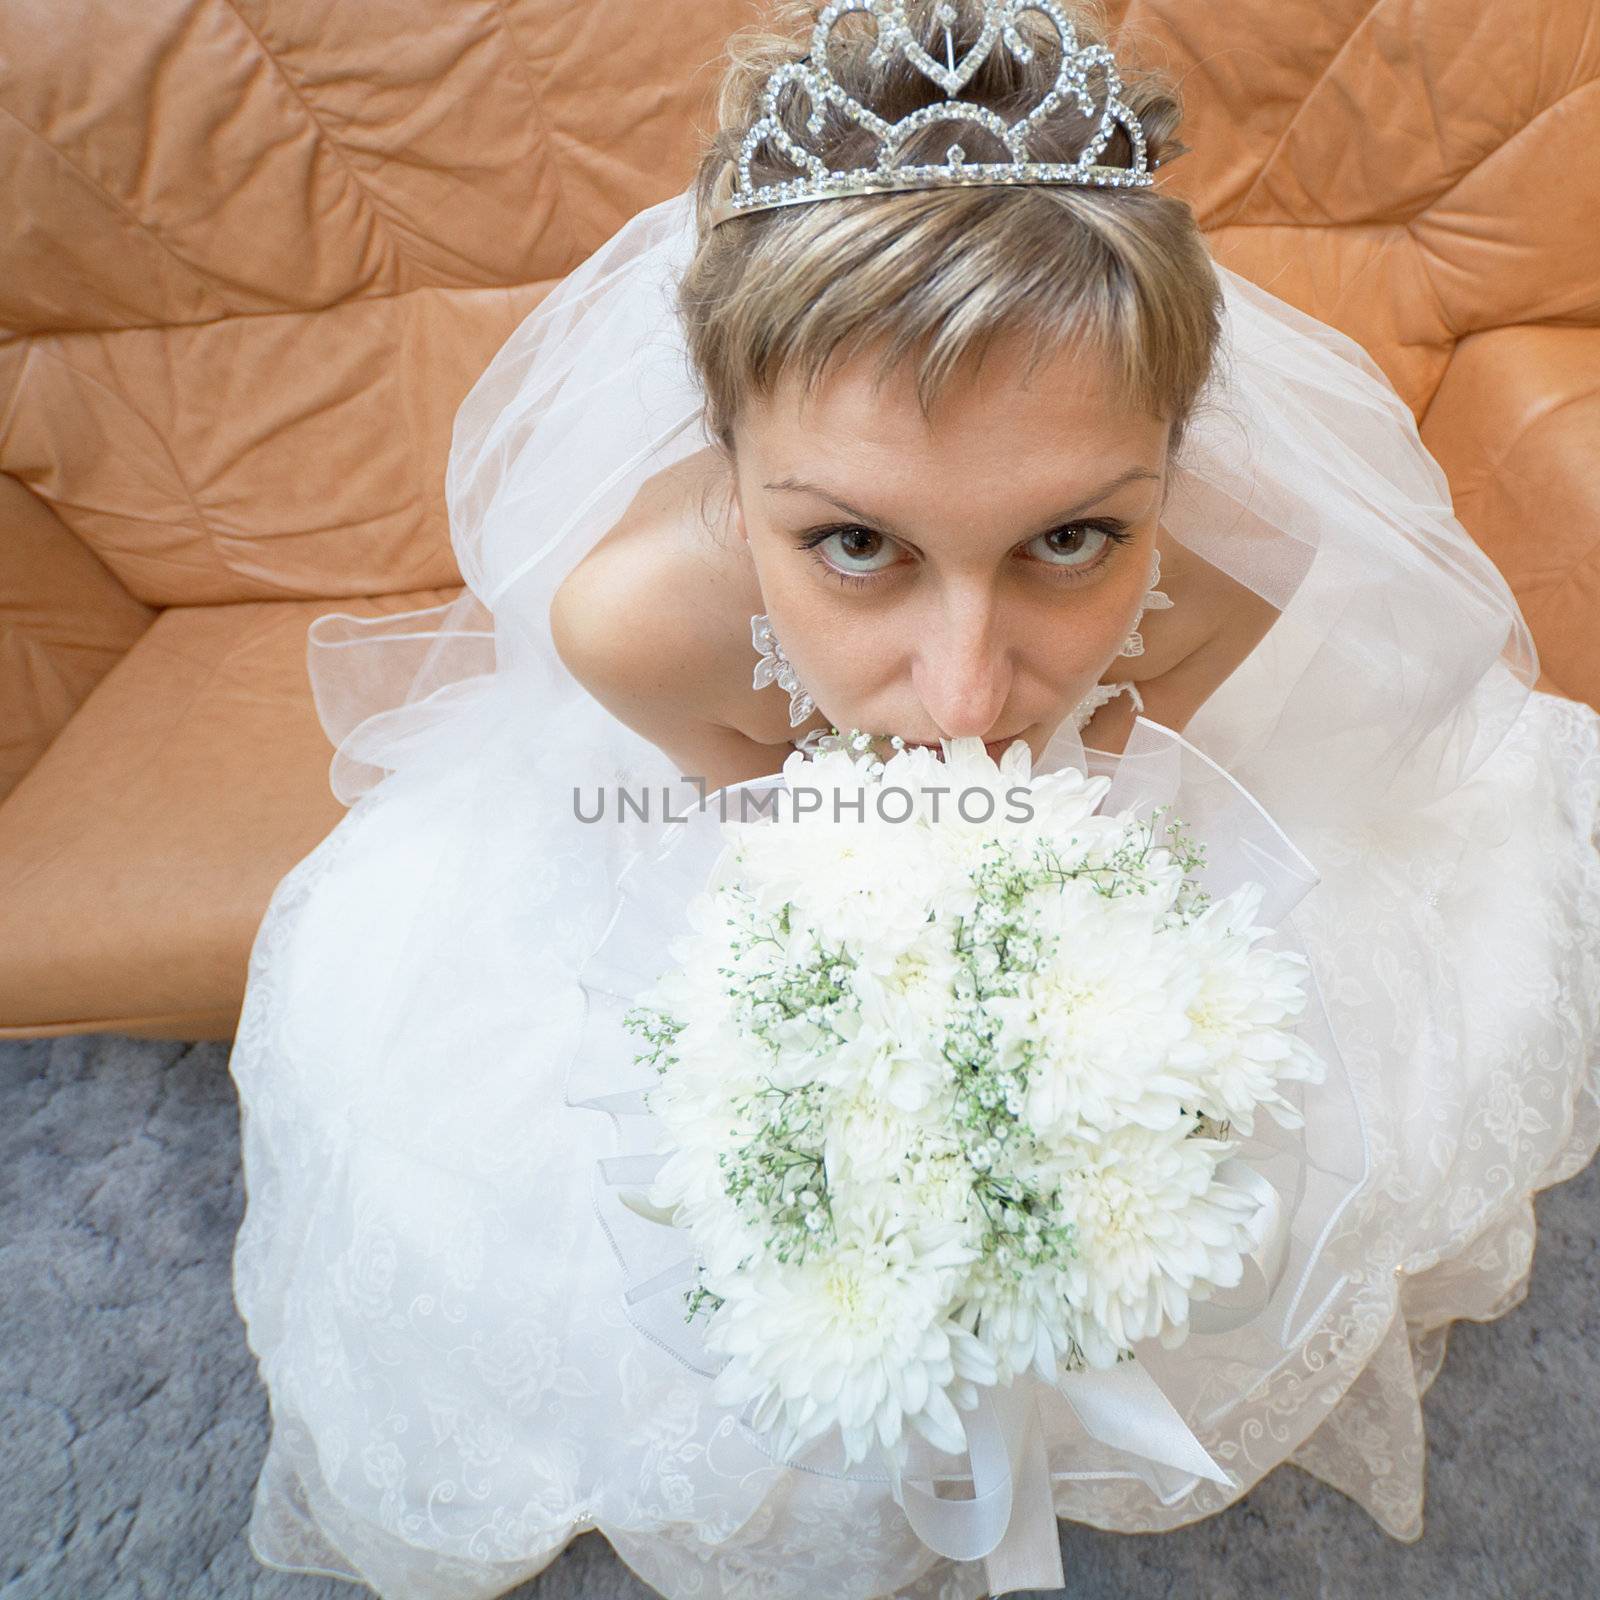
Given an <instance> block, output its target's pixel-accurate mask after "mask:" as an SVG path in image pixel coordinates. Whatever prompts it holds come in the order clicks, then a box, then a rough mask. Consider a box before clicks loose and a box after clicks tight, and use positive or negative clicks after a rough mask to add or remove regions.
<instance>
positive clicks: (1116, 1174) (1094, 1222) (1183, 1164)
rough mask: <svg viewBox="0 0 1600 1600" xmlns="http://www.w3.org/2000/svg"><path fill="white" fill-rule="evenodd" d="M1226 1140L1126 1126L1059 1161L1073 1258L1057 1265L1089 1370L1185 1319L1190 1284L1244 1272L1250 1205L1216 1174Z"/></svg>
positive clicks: (1232, 1279) (1223, 1282)
mask: <svg viewBox="0 0 1600 1600" xmlns="http://www.w3.org/2000/svg"><path fill="white" fill-rule="evenodd" d="M1228 1148H1229V1147H1228V1146H1227V1145H1226V1144H1225V1143H1224V1142H1222V1141H1220V1140H1215V1139H1199V1138H1189V1137H1185V1135H1184V1130H1183V1129H1181V1128H1175V1129H1172V1130H1170V1131H1168V1132H1165V1133H1162V1132H1156V1131H1154V1130H1152V1129H1149V1128H1140V1127H1136V1126H1133V1125H1128V1126H1124V1127H1120V1128H1117V1129H1115V1130H1114V1131H1112V1132H1110V1133H1108V1134H1106V1135H1104V1136H1103V1137H1102V1138H1100V1139H1099V1140H1097V1141H1096V1142H1094V1143H1093V1144H1084V1145H1082V1146H1080V1147H1079V1148H1078V1149H1077V1150H1076V1151H1075V1152H1074V1159H1073V1160H1072V1161H1070V1162H1063V1167H1062V1171H1061V1175H1060V1176H1061V1197H1062V1210H1061V1214H1062V1216H1063V1218H1064V1219H1065V1220H1066V1221H1067V1222H1069V1223H1071V1224H1072V1226H1073V1227H1074V1229H1075V1230H1076V1233H1075V1236H1074V1239H1073V1244H1074V1246H1075V1249H1076V1254H1075V1255H1074V1256H1073V1257H1072V1258H1071V1260H1070V1261H1069V1262H1068V1263H1067V1265H1066V1267H1065V1268H1064V1271H1063V1277H1064V1279H1065V1284H1066V1293H1067V1298H1068V1300H1069V1301H1070V1302H1071V1304H1072V1307H1073V1310H1074V1316H1073V1318H1072V1324H1073V1331H1074V1332H1075V1333H1076V1335H1077V1338H1078V1342H1079V1344H1080V1345H1081V1346H1082V1347H1083V1351H1084V1354H1085V1356H1086V1357H1087V1358H1088V1361H1089V1364H1090V1365H1091V1366H1109V1365H1111V1363H1112V1362H1114V1361H1115V1360H1116V1356H1117V1352H1118V1351H1120V1350H1123V1349H1125V1348H1127V1347H1128V1346H1129V1345H1131V1344H1133V1343H1134V1342H1136V1341H1137V1340H1140V1339H1147V1338H1153V1337H1155V1336H1156V1335H1158V1334H1159V1333H1160V1332H1161V1331H1162V1328H1163V1326H1164V1325H1166V1324H1167V1323H1169V1322H1170V1323H1173V1324H1176V1323H1183V1322H1186V1321H1187V1319H1188V1316H1189V1291H1190V1289H1192V1288H1193V1287H1194V1286H1195V1285H1196V1284H1197V1283H1201V1284H1205V1285H1215V1286H1216V1287H1218V1288H1224V1289H1227V1288H1232V1287H1233V1286H1234V1285H1235V1284H1237V1283H1238V1282H1239V1280H1240V1278H1241V1277H1242V1276H1243V1273H1244V1265H1243V1256H1244V1253H1245V1252H1246V1251H1247V1250H1248V1249H1249V1248H1250V1239H1249V1236H1248V1233H1247V1231H1246V1225H1247V1224H1248V1222H1249V1220H1250V1218H1251V1216H1253V1215H1254V1212H1255V1209H1256V1201H1255V1200H1254V1199H1253V1198H1252V1197H1251V1196H1249V1195H1247V1194H1244V1193H1243V1192H1242V1191H1240V1190H1236V1189H1234V1188H1232V1187H1231V1186H1230V1185H1228V1184H1225V1183H1222V1182H1220V1181H1219V1180H1218V1179H1217V1177H1216V1167H1217V1164H1218V1162H1219V1161H1220V1160H1221V1159H1222V1157H1223V1156H1224V1155H1225V1154H1226V1153H1227V1150H1228Z"/></svg>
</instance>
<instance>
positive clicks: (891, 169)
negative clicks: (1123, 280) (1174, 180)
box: [710, 0, 1155, 227]
mask: <svg viewBox="0 0 1600 1600" xmlns="http://www.w3.org/2000/svg"><path fill="white" fill-rule="evenodd" d="M852 11H861V12H865V13H867V14H868V15H870V16H872V17H873V18H874V19H875V20H876V22H877V24H878V37H877V41H876V43H875V44H874V45H873V48H872V53H871V56H870V57H869V60H870V61H871V63H872V64H873V65H874V66H881V65H882V64H883V63H884V62H885V61H887V60H888V59H889V57H890V55H891V54H893V53H895V52H898V53H899V54H901V55H903V56H904V57H905V58H906V60H908V61H909V62H910V63H911V64H912V65H913V66H915V67H916V68H917V70H918V71H919V72H921V73H922V74H923V75H924V76H925V77H926V78H928V79H929V80H930V81H931V82H932V83H934V84H937V85H938V87H939V88H941V89H942V90H943V91H944V92H945V95H946V96H947V97H948V98H946V99H945V100H944V102H943V103H939V102H934V103H933V104H931V105H926V106H923V107H922V108H921V109H920V110H917V111H913V112H911V113H910V114H909V115H907V116H904V117H901V118H900V120H899V121H898V122H886V121H884V120H883V118H882V117H879V116H877V115H875V114H874V113H873V112H872V111H870V110H868V109H867V107H866V106H864V105H862V104H861V103H860V101H858V100H856V99H855V98H854V97H853V96H852V95H851V94H849V93H848V92H847V91H846V90H845V89H843V88H842V87H841V86H840V85H839V84H838V83H837V82H835V81H834V78H833V75H832V74H831V73H830V72H829V70H828V42H829V39H830V37H831V35H832V32H833V29H834V25H835V24H836V23H837V22H838V20H839V19H840V18H841V17H843V16H845V15H846V14H847V13H849V12H852ZM1024 11H1036V12H1038V13H1040V14H1041V15H1042V16H1044V17H1047V18H1048V19H1049V20H1050V22H1051V23H1052V24H1053V26H1054V27H1055V30H1056V33H1057V35H1058V36H1059V38H1060V41H1061V66H1060V69H1059V70H1058V71H1057V73H1056V80H1055V82H1054V83H1053V84H1052V85H1051V87H1050V89H1049V90H1048V91H1047V93H1046V94H1045V95H1044V97H1043V99H1041V100H1040V101H1039V103H1038V104H1037V105H1036V106H1035V107H1034V108H1033V109H1032V110H1031V111H1030V112H1028V114H1027V115H1026V116H1024V117H1021V118H1020V119H1018V120H1017V121H1016V122H1012V123H1007V122H1006V121H1005V120H1004V118H1002V117H1000V116H999V115H998V114H997V113H995V112H994V111H991V110H990V109H989V108H988V107H987V106H982V105H978V104H976V103H975V102H973V101H970V100H958V99H956V98H955V96H957V95H958V94H960V92H961V90H962V89H964V88H965V87H966V85H967V84H968V83H969V82H970V81H971V80H972V77H973V75H974V74H975V73H976V72H977V71H978V69H979V68H980V67H981V66H982V65H983V64H984V62H985V61H987V60H988V59H989V55H990V53H991V52H992V51H993V50H994V48H995V45H996V43H997V42H1003V43H1004V45H1005V47H1006V48H1007V49H1008V50H1009V51H1010V52H1011V54H1012V55H1013V56H1015V57H1016V58H1017V60H1019V61H1031V60H1032V59H1033V54H1034V51H1033V47H1032V46H1031V45H1030V44H1028V42H1027V41H1026V40H1025V39H1024V38H1023V37H1022V33H1021V30H1020V29H1019V28H1018V27H1017V17H1018V15H1019V14H1020V13H1022V12H1024ZM933 15H934V21H935V22H936V23H938V24H942V25H943V27H944V30H945V39H944V42H945V60H944V62H943V64H941V63H940V62H939V61H937V60H936V59H935V58H934V57H933V56H931V55H929V54H928V52H927V51H926V50H924V49H923V48H922V46H921V44H919V43H918V41H917V39H916V37H915V35H914V34H913V33H912V31H911V27H910V24H909V23H908V21H907V19H906V7H905V0H831V3H830V4H828V5H827V6H825V7H824V8H823V10H822V11H821V12H820V13H819V14H818V16H817V20H816V25H815V27H814V28H813V29H812V33H811V49H810V52H809V54H808V55H806V56H805V57H804V58H803V59H801V60H799V61H786V62H784V63H783V64H782V65H781V66H779V67H777V68H775V69H774V70H773V71H772V73H771V74H770V75H769V76H768V78H767V81H766V85H765V87H764V89H763V90H762V95H761V116H760V118H759V119H758V120H757V121H756V122H755V123H754V124H752V126H751V128H750V130H749V132H748V133H746V134H745V136H744V140H743V142H742V143H741V145H740V147H739V154H738V156H737V157H735V158H734V159H733V160H730V161H729V162H728V163H727V165H726V166H725V167H724V168H723V169H722V172H721V173H720V174H719V176H718V180H717V185H716V188H715V190H714V192H713V195H712V202H711V211H710V226H712V227H716V226H717V224H718V223H722V222H726V221H728V220H729V218H731V217H742V216H748V215H749V214H750V213H751V212H754V211H765V210H769V209H771V208H772V207H775V206H791V205H801V204H805V203H807V202H809V201H814V200H831V199H837V198H838V197H840V196H842V195H855V194H878V193H887V192H891V191H894V190H902V189H932V188H942V187H946V186H958V185H969V184H970V185H983V184H1005V183H1060V184H1087V185H1093V186H1097V187H1104V188H1141V189H1142V188H1148V187H1149V186H1150V185H1151V184H1153V183H1154V182H1155V177H1154V170H1153V168H1152V167H1151V166H1150V165H1148V164H1147V160H1146V150H1145V138H1144V129H1143V128H1142V127H1141V126H1140V124H1139V119H1138V118H1137V117H1136V116H1134V115H1133V113H1132V112H1131V111H1130V110H1129V109H1128V107H1127V106H1125V105H1124V104H1123V103H1122V100H1121V98H1120V97H1121V93H1122V79H1121V77H1120V76H1119V75H1118V73H1117V65H1116V59H1115V57H1114V56H1113V55H1112V54H1111V52H1110V50H1108V49H1107V48H1106V47H1105V46H1104V45H1098V44H1096V45H1086V46H1084V47H1083V48H1081V49H1080V48H1079V46H1078V36H1077V30H1076V29H1075V28H1074V26H1073V24H1072V20H1071V19H1070V18H1069V17H1068V16H1067V15H1066V13H1065V12H1064V11H1062V9H1061V7H1060V6H1059V5H1057V4H1056V3H1055V0H986V3H985V5H984V8H983V27H982V30H981V31H980V32H979V34H978V37H977V39H976V41H974V43H973V45H972V47H971V48H970V49H969V50H968V51H967V53H966V54H965V55H964V56H962V57H961V59H960V60H959V61H958V60H957V59H956V56H955V48H954V42H953V38H952V34H951V24H953V23H954V22H955V20H956V11H955V8H954V7H953V6H951V5H950V4H948V0H946V3H944V4H941V5H939V6H938V7H936V8H935V10H934V14H933ZM1096 65H1098V66H1100V67H1101V68H1103V71H1104V79H1105V104H1104V106H1103V107H1099V108H1097V107H1096V105H1095V101H1094V97H1093V95H1092V94H1091V92H1090V89H1089V69H1090V68H1091V67H1093V66H1096ZM788 83H794V84H798V85H800V87H801V88H802V89H803V90H804V92H805V94H806V96H807V98H808V100H809V103H810V106H811V112H810V115H809V116H808V117H807V119H806V128H807V130H808V131H809V132H810V133H811V134H812V135H816V134H819V133H821V131H822V125H823V118H824V115H825V113H826V110H827V107H828V106H829V105H830V104H832V105H834V106H836V107H837V108H838V110H839V111H840V112H841V113H843V115H845V116H846V117H848V118H849V119H850V120H851V121H853V122H855V123H857V124H858V125H859V126H861V127H863V128H865V129H866V130H867V131H868V132H869V133H871V134H873V135H874V136H875V137H876V138H877V140H878V156H877V160H876V162H875V163H874V164H873V165H871V166H866V167H858V168H850V169H847V170H845V171H837V170H834V169H831V168H830V167H829V166H828V165H827V163H826V162H825V161H824V160H823V159H822V158H821V157H820V156H818V155H816V154H815V153H814V152H813V151H810V150H808V149H806V147H805V146H804V145H802V144H800V143H799V142H797V141H796V140H795V139H794V138H792V137H791V136H790V134H789V132H788V130H787V129H786V128H785V127H784V125H783V122H782V120H781V119H780V118H779V116H778V95H779V92H780V91H781V90H782V89H783V86H784V85H785V84H788ZM1068 98H1070V99H1072V100H1074V101H1076V102H1077V104H1078V106H1079V107H1080V108H1081V109H1082V111H1083V114H1084V115H1085V116H1086V117H1093V116H1094V115H1095V114H1096V111H1097V109H1098V111H1099V118H1100V121H1099V126H1098V127H1097V128H1096V130H1095V133H1094V137H1093V138H1091V139H1090V140H1089V142H1088V144H1086V145H1085V146H1084V148H1083V150H1082V152H1081V153H1080V154H1079V156H1078V158H1077V160H1076V161H1072V162H1056V161H1030V160H1029V159H1028V138H1029V136H1030V134H1032V132H1033V131H1034V129H1035V128H1036V127H1037V126H1038V125H1039V123H1041V122H1042V121H1043V120H1044V119H1045V118H1046V117H1047V116H1049V115H1050V113H1051V112H1052V111H1054V110H1055V108H1056V107H1057V106H1058V105H1060V104H1061V103H1062V101H1063V100H1066V99H1068ZM938 122H952V123H954V122H970V123H973V124H974V125H975V126H977V127H980V128H982V129H984V130H986V131H987V132H988V133H990V134H992V135H993V136H994V137H995V138H996V139H997V140H999V141H1000V142H1001V143H1002V144H1003V145H1004V146H1005V147H1006V150H1007V151H1008V152H1009V154H1010V156H1011V159H1010V160H1009V161H968V160H967V157H966V151H965V150H963V149H962V147H961V145H960V143H959V142H957V143H955V144H952V145H951V146H950V147H949V149H948V150H947V151H946V153H945V161H944V164H943V165H939V164H934V165H923V166H913V165H902V164H901V162H900V153H901V150H902V149H903V147H904V145H905V142H906V140H907V139H908V138H909V137H910V136H911V135H912V134H913V133H915V132H916V131H917V130H918V129H919V128H924V127H926V126H928V125H929V124H930V123H938ZM1117 124H1120V125H1121V126H1122V128H1123V130H1124V131H1125V132H1126V133H1127V135H1128V139H1129V141H1130V142H1131V144H1132V146H1133V164H1132V165H1131V166H1127V167H1105V166H1100V165H1098V164H1097V163H1096V158H1097V157H1098V156H1099V155H1100V153H1101V151H1102V150H1104V149H1105V147H1106V144H1107V142H1108V141H1109V140H1110V138H1111V136H1112V134H1113V133H1114V132H1115V129H1116V125H1117ZM763 141H767V142H770V143H771V144H772V145H773V146H775V147H776V148H777V149H778V150H780V151H782V153H783V154H784V155H785V156H786V157H787V158H788V159H789V160H790V161H792V162H793V163H794V164H795V166H796V167H800V168H803V169H804V171H805V174H806V175H805V176H804V177H795V178H791V179H788V180H787V181H784V182H781V183H769V184H765V185H763V186H762V187H760V188H754V187H752V184H751V178H750V164H751V162H752V160H753V159H754V158H755V153H756V150H757V149H758V148H759V147H760V145H761V144H762V143H763Z"/></svg>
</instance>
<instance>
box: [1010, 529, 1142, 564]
mask: <svg viewBox="0 0 1600 1600" xmlns="http://www.w3.org/2000/svg"><path fill="white" fill-rule="evenodd" d="M1127 538H1128V535H1127V534H1125V533H1123V532H1121V531H1120V530H1119V529H1116V528H1107V527H1104V526H1102V525H1101V524H1099V523H1093V522H1075V523H1073V524H1071V525H1070V526H1069V527H1065V528H1052V529H1051V530H1050V532H1049V533H1041V534H1040V535H1039V536H1038V538H1036V539H1030V540H1029V541H1028V543H1027V544H1026V545H1025V546H1024V547H1023V548H1024V549H1026V550H1028V551H1029V552H1030V553H1031V554H1033V555H1036V556H1037V557H1038V559H1039V560H1040V561H1043V562H1045V563H1046V564H1047V565H1049V566H1052V567H1067V568H1073V567H1080V568H1081V567H1093V566H1095V565H1097V564H1098V562H1099V558H1100V556H1101V555H1102V554H1103V553H1104V552H1105V550H1106V548H1107V547H1108V546H1109V545H1111V544H1113V543H1116V544H1122V543H1125V542H1126V540H1127Z"/></svg>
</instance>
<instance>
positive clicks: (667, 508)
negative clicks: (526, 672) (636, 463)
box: [550, 447, 761, 744]
mask: <svg viewBox="0 0 1600 1600" xmlns="http://www.w3.org/2000/svg"><path fill="white" fill-rule="evenodd" d="M760 595H761V591H760V587H759V585H758V584H757V582H756V578H755V571H754V568H753V566H752V565H751V563H750V560H749V557H748V555H747V553H746V551H745V548H744V545H743V543H742V541H740V539H739V537H738V534H737V532H736V530H735V528H734V525H733V522H732V518H731V498H730V496H729V494H728V484H727V469H726V467H725V466H724V465H723V464H722V460H721V458H720V456H719V455H718V453H717V452H716V451H714V450H712V449H710V448H709V447H708V448H707V449H705V450H701V451H697V452H695V453H694V454H693V455H690V456H687V457H685V458H684V459H683V460H681V461H678V462H674V463H673V464H672V465H671V466H670V467H667V468H665V469H663V470H662V471H661V472H658V473H656V474H655V475H654V476H653V477H651V478H649V479H647V480H646V481H645V482H644V483H643V484H642V485H641V486H640V488H639V492H638V493H637V494H636V495H635V497H634V499H633V501H632V502H631V503H630V504H629V506H628V508H627V510H626V511H625V512H624V513H623V515H622V516H621V518H619V519H618V521H617V522H616V524H615V525H614V526H613V527H611V528H610V529H608V530H607V531H606V532H605V533H604V534H603V535H602V536H601V537H600V539H598V540H597V541H596V543H595V544H594V546H593V547H592V548H591V549H590V550H589V551H587V552H586V553H585V554H584V555H583V557H582V558H581V559H580V560H579V561H578V563H577V564H576V565H575V566H574V567H573V569H572V571H571V572H570V573H568V575H567V576H566V578H565V579H564V580H563V581H562V583H561V584H560V586H559V587H558V588H557V590H556V592H555V595H554V596H553V597H552V600H551V603H550V629H551V636H552V640H553V642H554V645H555V648H556V653H557V654H558V655H559V656H560V657H561V660H562V662H563V663H564V664H565V665H566V667H567V669H568V670H569V671H570V672H571V673H572V675H573V676H574V677H575V678H577V679H578V681H579V682H580V683H582V684H583V685H584V687H585V688H586V689H588V690H589V691H590V693H592V694H593V695H594V696H595V698H596V699H598V700H600V701H601V703H602V704H604V705H605V706H606V707H607V708H608V709H609V710H611V711H612V712H614V713H615V714H616V715H617V716H618V717H620V718H621V719H622V720H623V721H624V722H626V723H628V725H629V726H630V727H633V728H635V729H637V730H638V731H640V732H642V733H644V735H645V737H647V738H649V739H651V740H652V741H653V742H655V743H658V744H660V743H663V741H664V739H668V738H671V737H673V736H675V735H676V736H678V737H680V738H681V737H682V735H683V732H684V730H687V729H692V728H695V727H697V726H701V725H703V726H705V727H707V728H715V727H717V726H720V725H724V724H725V723H726V717H727V713H728V711H729V709H730V707H729V705H728V701H729V692H728V688H729V684H730V683H733V682H737V681H738V673H737V672H736V671H735V668H736V666H739V665H742V664H743V663H744V662H745V660H746V658H748V657H749V656H750V637H749V635H750V623H749V617H750V614H751V612H752V611H759V610H760V606H761V601H760ZM746 676H748V674H746Z"/></svg>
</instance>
